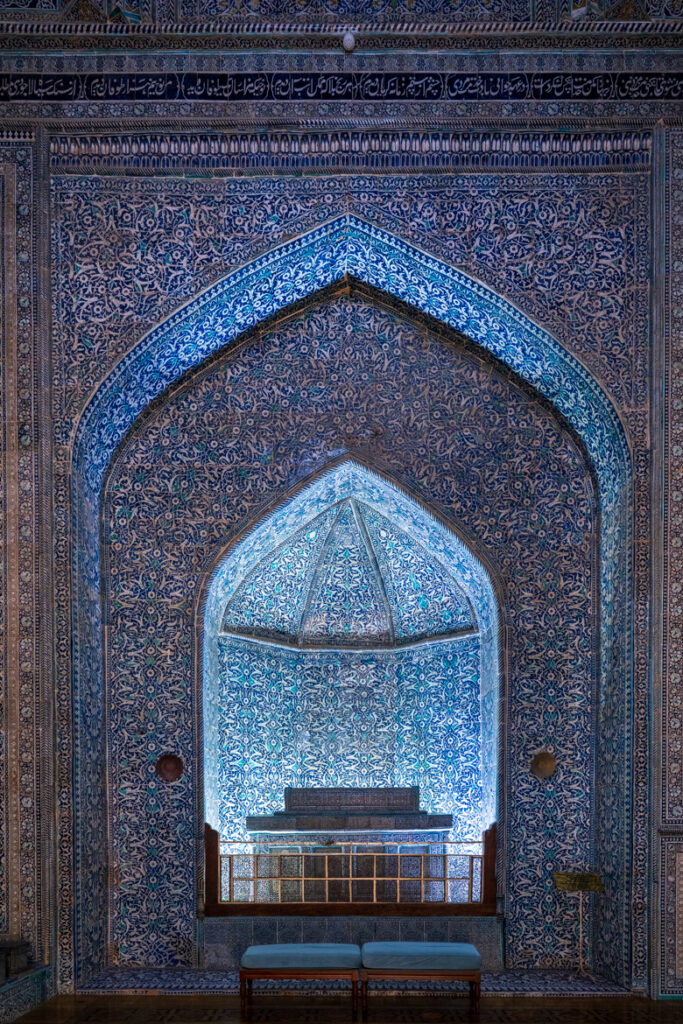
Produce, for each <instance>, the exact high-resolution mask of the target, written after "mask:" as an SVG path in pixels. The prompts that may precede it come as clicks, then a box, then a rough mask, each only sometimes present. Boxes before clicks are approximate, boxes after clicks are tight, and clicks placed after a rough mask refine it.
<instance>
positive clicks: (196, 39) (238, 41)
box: [0, 11, 683, 53]
mask: <svg viewBox="0 0 683 1024" xmlns="http://www.w3.org/2000/svg"><path fill="white" fill-rule="evenodd" d="M26 18H27V12H25V11H24V12H17V17H16V20H15V19H14V18H13V17H12V16H11V15H10V14H9V13H8V12H3V19H4V20H2V21H0V47H1V48H2V49H10V50H11V49H19V48H22V49H23V48H28V49H39V50H50V49H51V48H66V49H86V48H92V46H93V43H95V44H96V47H97V49H100V50H129V49H130V50H140V49H162V50H170V51H173V50H181V49H186V48H189V49H192V50H197V49H205V50H239V49H253V48H258V49H276V48H277V49H293V50H297V49H302V48H305V49H316V50H320V49H329V50H333V51H339V52H342V39H343V36H344V34H345V33H347V32H351V33H353V35H354V42H355V47H354V53H359V52H362V51H363V50H367V49H369V50H377V49H380V50H403V51H405V50H432V49H437V48H438V49H439V50H440V51H444V50H445V51H448V50H456V51H457V50H481V49H483V48H492V49H496V50H500V49H540V50H547V49H562V50H564V49H567V48H579V49H583V50H585V49H591V48H596V49H624V48H628V49H632V48H638V46H641V47H642V48H646V49H650V50H653V49H658V48H665V49H671V48H674V49H680V48H682V47H683V19H675V20H674V19H669V20H666V19H661V20H659V21H589V22H581V21H577V22H572V21H567V22H550V21H546V22H491V23H485V22H480V23H477V24H466V23H462V22H461V23H457V22H456V23H439V24H431V25H430V24H421V23H419V22H401V23H397V24H384V25H382V24H379V25H377V24H375V25H373V24H368V23H346V24H344V23H334V24H333V23H325V22H318V23H303V22H302V23H300V24H299V23H296V22H290V23H272V24H270V23H261V22H246V21H244V22H222V21H206V22H159V23H143V24H130V23H119V22H106V23H98V22H65V21H55V20H54V19H55V15H54V12H49V14H48V16H47V18H46V19H43V18H41V17H39V16H36V17H34V16H33V14H31V17H30V20H22V19H26Z"/></svg>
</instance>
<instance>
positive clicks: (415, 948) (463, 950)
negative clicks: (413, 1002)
mask: <svg viewBox="0 0 683 1024" xmlns="http://www.w3.org/2000/svg"><path fill="white" fill-rule="evenodd" d="M361 957H362V966H361V971H360V983H361V1006H362V1011H363V1020H367V1016H368V982H369V981H372V980H376V981H380V980H381V981H386V980H389V979H394V980H396V981H414V980H416V979H423V980H424V981H467V982H469V986H470V1009H471V1011H472V1014H473V1016H474V1018H475V1019H478V1018H479V996H480V992H481V956H480V954H479V950H478V949H476V948H475V947H474V946H472V945H470V944H469V943H468V942H366V943H364V945H363V948H362V950H361Z"/></svg>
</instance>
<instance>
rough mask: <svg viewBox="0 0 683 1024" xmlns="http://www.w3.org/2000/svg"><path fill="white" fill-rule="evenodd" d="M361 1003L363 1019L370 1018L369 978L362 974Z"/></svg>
mask: <svg viewBox="0 0 683 1024" xmlns="http://www.w3.org/2000/svg"><path fill="white" fill-rule="evenodd" d="M360 1005H361V1013H362V1016H363V1020H367V1019H368V979H367V978H365V977H363V976H362V975H361V981H360Z"/></svg>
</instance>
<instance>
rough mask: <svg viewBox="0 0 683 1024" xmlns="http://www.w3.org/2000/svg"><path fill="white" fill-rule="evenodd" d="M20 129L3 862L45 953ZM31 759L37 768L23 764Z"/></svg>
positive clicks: (11, 917) (29, 330)
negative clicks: (6, 794)
mask: <svg viewBox="0 0 683 1024" xmlns="http://www.w3.org/2000/svg"><path fill="white" fill-rule="evenodd" d="M22 134H23V138H22V137H21V135H22ZM18 135H19V137H18V138H17V141H16V143H14V142H13V140H12V138H11V136H10V138H9V139H8V138H7V137H6V136H4V135H3V134H0V167H1V168H2V173H3V187H4V197H3V198H4V203H3V226H2V232H3V234H2V241H3V249H4V251H5V253H6V258H5V263H4V274H5V276H4V281H3V285H4V288H3V296H2V299H3V305H4V310H3V312H4V317H3V321H4V337H3V352H2V362H3V369H4V381H3V385H4V393H3V401H4V410H5V417H6V418H5V421H4V427H3V453H4V460H5V472H4V473H3V475H2V476H3V486H4V494H3V499H2V501H1V502H0V506H2V509H3V532H4V538H5V542H6V543H7V556H6V557H7V560H6V563H5V582H6V588H7V589H6V590H5V594H4V595H3V605H4V607H2V610H1V612H0V625H1V626H2V632H3V633H4V636H3V643H2V651H3V654H4V655H5V657H6V659H7V661H6V664H5V666H4V668H5V670H6V671H5V672H3V677H4V679H5V685H6V687H7V689H6V691H5V694H6V698H7V699H8V702H9V703H8V707H7V712H6V717H4V719H3V726H4V735H3V754H4V755H5V756H8V757H9V758H10V765H9V790H10V793H11V794H12V799H11V800H10V799H8V800H7V801H3V810H4V817H3V821H2V828H3V850H2V852H3V855H4V857H3V859H4V861H5V864H4V866H5V871H4V872H2V881H3V886H2V893H3V898H4V901H5V902H4V907H5V912H6V914H8V917H6V918H5V921H6V924H5V928H6V929H7V930H10V929H11V930H12V931H13V932H15V933H21V935H22V936H23V937H25V938H26V940H27V941H29V942H30V943H31V944H32V946H33V948H34V950H36V952H37V955H38V956H40V955H41V954H43V953H44V950H43V936H44V929H43V922H42V919H41V839H42V833H41V825H40V819H39V812H40V808H41V803H42V794H41V789H40V780H41V766H42V758H43V757H45V756H46V755H47V752H46V751H45V750H43V749H41V747H40V746H39V743H38V730H39V716H40V714H41V711H40V708H41V701H40V689H39V685H40V674H39V671H38V662H37V653H38V644H39V627H38V597H37V593H38V586H39V576H38V544H37V539H36V534H35V517H36V499H37V494H38V487H37V474H38V462H37V448H38V445H37V425H36V420H35V406H34V403H35V396H34V394H33V390H32V384H33V381H34V379H35V362H34V359H35V354H34V320H35V301H36V300H35V296H36V288H35V280H36V279H35V251H34V221H33V212H32V202H33V199H34V191H33V189H34V185H33V181H34V172H35V167H34V159H35V157H34V150H33V145H32V142H33V138H32V135H31V134H30V133H18ZM5 531H6V532H5ZM21 765H29V766H30V768H29V770H28V771H27V770H26V769H23V770H21V768H20V766H21ZM5 885H6V886H8V889H6V888H5Z"/></svg>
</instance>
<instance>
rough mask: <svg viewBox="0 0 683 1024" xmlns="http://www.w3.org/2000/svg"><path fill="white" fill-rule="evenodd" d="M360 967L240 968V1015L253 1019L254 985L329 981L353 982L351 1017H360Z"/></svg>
mask: <svg viewBox="0 0 683 1024" xmlns="http://www.w3.org/2000/svg"><path fill="white" fill-rule="evenodd" d="M358 971H359V968H358V967H334V968H332V967H330V968H327V967H320V968H319V969H318V970H316V969H315V967H308V968H303V967H299V968H296V967H242V968H240V1013H241V1015H242V1016H243V1017H245V1019H246V1020H250V1019H251V1009H252V983H253V982H254V980H259V979H260V980H268V981H277V980H281V981H323V980H327V979H328V978H329V979H334V980H339V979H343V980H344V981H350V982H351V1016H352V1019H353V1020H355V1019H356V1017H357V1016H358Z"/></svg>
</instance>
